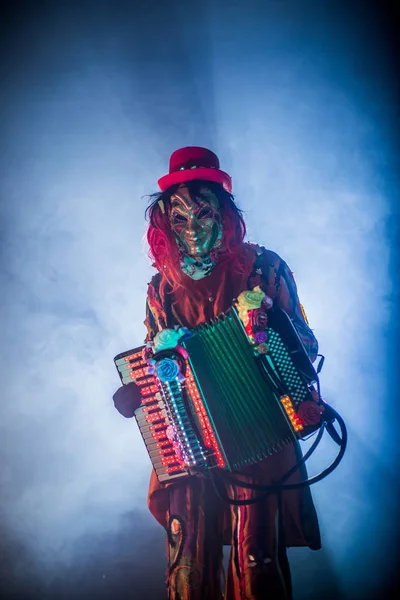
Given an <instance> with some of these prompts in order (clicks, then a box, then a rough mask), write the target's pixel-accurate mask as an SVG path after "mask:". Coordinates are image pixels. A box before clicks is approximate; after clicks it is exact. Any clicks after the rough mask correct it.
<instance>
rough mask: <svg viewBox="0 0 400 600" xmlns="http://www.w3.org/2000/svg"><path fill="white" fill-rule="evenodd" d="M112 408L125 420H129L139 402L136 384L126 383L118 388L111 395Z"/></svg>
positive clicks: (139, 397)
mask: <svg viewBox="0 0 400 600" xmlns="http://www.w3.org/2000/svg"><path fill="white" fill-rule="evenodd" d="M113 400H114V406H115V408H116V409H117V411H118V412H119V413H120V414H121V415H122V416H124V417H126V418H127V419H131V418H132V417H133V415H134V413H135V410H136V409H137V408H138V407H139V405H140V402H141V395H140V389H139V387H138V386H137V385H136V383H133V382H132V383H128V385H123V386H122V387H120V388H118V390H117V391H116V392H115V394H114V395H113Z"/></svg>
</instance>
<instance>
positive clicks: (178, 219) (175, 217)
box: [171, 213, 187, 224]
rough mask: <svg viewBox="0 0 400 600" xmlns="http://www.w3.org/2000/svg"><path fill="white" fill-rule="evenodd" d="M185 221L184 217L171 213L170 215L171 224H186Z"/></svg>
mask: <svg viewBox="0 0 400 600" xmlns="http://www.w3.org/2000/svg"><path fill="white" fill-rule="evenodd" d="M186 221H187V219H186V217H185V216H183V215H180V214H179V213H172V215H171V223H172V224H175V223H186Z"/></svg>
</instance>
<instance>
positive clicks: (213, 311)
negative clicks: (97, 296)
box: [114, 147, 320, 600]
mask: <svg viewBox="0 0 400 600" xmlns="http://www.w3.org/2000/svg"><path fill="white" fill-rule="evenodd" d="M158 183H159V186H160V189H161V193H159V194H155V195H154V196H153V197H152V200H153V201H152V203H151V205H150V207H149V209H148V215H149V221H150V223H149V228H148V232H147V239H148V242H149V245H150V253H151V257H152V259H153V260H154V266H155V268H156V269H157V271H158V272H157V274H156V275H154V277H153V279H152V280H151V282H150V284H149V286H148V295H147V316H146V321H145V324H146V326H147V330H148V334H147V340H146V341H149V340H152V339H153V338H154V336H155V335H156V334H157V332H159V331H160V330H162V329H165V328H170V329H173V328H174V327H176V326H179V327H187V328H189V329H192V328H194V327H196V326H197V325H199V324H200V323H204V322H205V321H208V320H210V319H213V318H215V317H217V316H218V315H219V314H221V313H222V312H224V311H226V310H227V309H229V308H230V307H231V306H232V303H233V299H235V298H237V297H238V296H239V294H240V293H241V292H242V291H243V290H252V289H253V288H254V287H255V286H260V287H261V289H262V290H263V291H264V292H265V293H266V294H267V295H268V296H269V297H270V298H271V299H272V300H273V302H274V303H275V304H276V305H278V306H279V307H281V308H282V309H284V310H285V311H286V312H287V314H288V315H289V316H290V318H291V320H292V322H293V324H294V326H295V328H296V330H297V332H298V334H299V336H300V338H301V340H302V342H303V344H304V346H305V348H306V350H307V352H308V354H309V356H310V358H311V360H314V359H315V358H316V355H317V351H318V345H317V341H316V339H315V337H314V335H313V333H312V331H311V329H310V328H309V326H308V323H307V319H306V317H305V314H304V311H303V309H302V306H301V304H300V303H299V299H298V296H297V290H296V284H295V281H294V279H293V274H292V273H291V271H290V269H289V268H288V266H287V264H286V263H285V262H284V261H283V260H282V259H281V258H280V257H279V256H278V255H277V254H275V253H274V252H271V251H270V250H266V249H265V248H263V247H260V246H257V245H253V244H249V243H245V242H244V241H243V240H244V236H245V231H246V230H245V224H244V221H243V218H242V215H241V212H240V210H239V209H238V207H237V206H236V204H235V202H234V198H233V196H232V194H231V178H230V177H229V175H227V174H226V173H225V172H223V171H222V170H220V165H219V160H218V158H217V156H216V155H215V154H214V153H213V152H211V151H210V150H207V149H205V148H198V147H188V148H182V149H180V150H177V151H176V152H174V153H173V154H172V156H171V159H170V170H169V174H168V175H166V176H164V177H162V178H161V179H160V180H159V182H158ZM114 403H115V406H116V408H117V409H118V411H119V412H120V413H121V414H122V415H124V416H125V417H132V416H133V414H134V411H135V409H136V408H137V407H138V405H139V403H140V395H139V392H138V388H137V386H136V384H134V383H131V384H129V385H127V386H123V387H122V388H120V389H119V390H117V392H116V393H115V395H114ZM299 456H300V450H299V447H298V444H297V443H296V444H294V445H293V444H289V445H288V446H286V447H284V448H283V449H282V450H280V451H278V452H276V453H274V454H273V455H272V456H269V457H268V458H265V459H263V460H261V461H260V462H259V463H257V464H253V465H251V466H248V467H246V468H244V469H241V471H240V476H241V478H242V480H244V481H247V482H250V483H259V484H262V485H269V484H273V483H276V482H278V481H279V479H280V478H281V477H282V476H283V475H284V474H285V473H286V472H287V471H288V470H289V469H290V468H291V467H292V466H293V465H294V464H295V463H296V461H297V460H298V459H299ZM304 475H305V470H304V469H303V470H301V471H300V472H299V471H297V472H296V473H295V474H293V475H292V477H291V478H290V479H288V480H287V481H286V483H296V482H298V481H300V479H301V478H302V477H304ZM226 487H227V490H226V491H227V492H228V494H229V496H230V497H235V498H236V499H239V500H247V499H249V498H252V497H253V496H254V494H257V492H253V491H252V490H250V489H247V488H241V487H234V486H230V485H227V486H226ZM148 502H149V508H150V511H151V512H152V514H153V515H154V517H155V518H156V519H157V521H158V522H159V523H160V524H161V525H162V526H163V527H164V528H165V530H166V532H167V542H168V543H167V546H168V560H169V566H168V576H167V583H168V593H169V599H170V600H221V599H222V598H223V597H224V598H225V599H226V600H261V599H264V598H270V599H271V600H272V599H290V598H291V597H292V594H291V579H290V570H289V564H288V559H287V555H286V548H287V547H290V546H308V547H310V548H312V549H319V548H320V536H319V528H318V521H317V517H316V513H315V509H314V505H313V502H312V498H311V494H310V491H309V489H308V488H301V489H294V490H285V491H283V492H280V493H273V494H269V495H268V496H267V497H266V498H264V500H262V501H259V502H256V503H254V504H248V505H240V506H232V505H229V504H226V503H224V502H223V501H222V500H221V499H220V497H218V495H217V494H216V492H215V490H214V488H213V486H212V483H211V481H210V479H209V478H207V477H205V476H201V475H193V476H190V477H187V478H183V479H181V480H178V481H175V482H172V483H166V484H161V483H159V481H158V479H157V476H156V474H155V472H154V471H153V473H152V476H151V481H150V489H149V495H148ZM224 544H228V545H230V546H231V553H230V558H229V567H228V572H227V576H226V581H225V595H223V593H222V591H221V589H222V585H221V575H222V571H223V569H222V558H223V555H222V551H223V545H224Z"/></svg>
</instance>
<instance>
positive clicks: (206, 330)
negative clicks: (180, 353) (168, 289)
mask: <svg viewBox="0 0 400 600" xmlns="http://www.w3.org/2000/svg"><path fill="white" fill-rule="evenodd" d="M185 346H186V348H187V350H188V353H189V356H190V359H189V361H190V364H191V368H192V370H193V374H194V376H195V379H196V382H197V385H198V387H199V390H200V392H201V394H202V398H203V403H204V405H205V408H206V410H207V413H208V417H209V419H210V421H211V424H212V426H213V428H214V434H215V436H216V438H217V440H218V442H219V445H220V449H221V451H222V455H223V457H224V460H225V463H226V468H228V469H230V470H232V469H235V468H239V467H241V466H243V465H246V464H250V463H253V462H255V461H257V460H259V459H262V458H264V457H267V456H269V455H271V454H272V453H273V452H275V451H277V450H279V449H280V448H281V447H283V446H284V445H286V444H288V443H290V442H292V441H294V440H295V439H296V438H295V435H294V432H293V430H292V428H291V426H290V425H289V423H288V420H287V417H286V414H285V412H284V410H283V407H282V406H281V403H280V399H279V395H278V394H277V392H275V391H273V389H272V386H270V385H269V382H268V375H267V374H266V371H265V369H264V368H263V367H262V364H261V363H260V361H261V360H262V358H261V356H255V354H254V351H253V349H252V347H251V345H250V343H249V341H248V338H247V335H246V332H245V330H244V328H243V325H242V322H241V321H240V319H239V317H238V316H237V313H236V311H235V310H232V311H230V312H229V313H227V314H225V315H222V316H221V317H219V318H218V320H216V321H215V322H211V323H207V324H204V325H201V326H199V327H197V328H196V329H195V330H194V331H193V336H192V337H191V338H190V339H188V340H186V341H185Z"/></svg>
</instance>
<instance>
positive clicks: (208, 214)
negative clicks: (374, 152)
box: [197, 206, 213, 219]
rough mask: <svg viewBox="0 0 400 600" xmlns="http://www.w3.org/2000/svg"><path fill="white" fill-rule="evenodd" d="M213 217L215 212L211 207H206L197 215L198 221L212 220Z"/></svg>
mask: <svg viewBox="0 0 400 600" xmlns="http://www.w3.org/2000/svg"><path fill="white" fill-rule="evenodd" d="M212 216H213V211H212V209H211V208H210V207H209V206H204V207H203V208H201V209H200V210H199V212H198V213H197V218H198V219H211V218H212Z"/></svg>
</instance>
